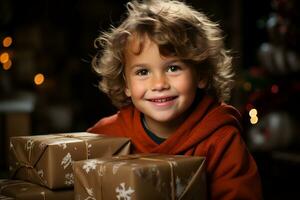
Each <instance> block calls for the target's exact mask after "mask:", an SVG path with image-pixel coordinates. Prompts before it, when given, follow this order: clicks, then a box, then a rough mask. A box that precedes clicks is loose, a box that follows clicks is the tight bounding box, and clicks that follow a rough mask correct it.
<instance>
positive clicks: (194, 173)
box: [73, 154, 206, 200]
mask: <svg viewBox="0 0 300 200" xmlns="http://www.w3.org/2000/svg"><path fill="white" fill-rule="evenodd" d="M204 166H205V158H203V157H195V156H182V155H158V154H149V155H143V154H139V155H137V154H136V155H134V154H132V155H127V156H115V157H112V158H104V159H89V160H85V161H77V162H74V164H73V170H74V179H75V181H74V192H75V199H76V200H84V199H97V200H106V199H118V200H123V199H124V200H138V199H143V200H153V199H155V200H168V199H170V200H175V199H181V200H183V199H188V200H193V199H195V200H196V199H197V200H204V199H206V180H205V167H204Z"/></svg>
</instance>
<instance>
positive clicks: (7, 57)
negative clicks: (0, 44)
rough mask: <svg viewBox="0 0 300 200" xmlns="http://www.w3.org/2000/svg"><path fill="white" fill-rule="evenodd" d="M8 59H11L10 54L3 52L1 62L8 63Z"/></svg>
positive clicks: (0, 57)
mask: <svg viewBox="0 0 300 200" xmlns="http://www.w3.org/2000/svg"><path fill="white" fill-rule="evenodd" d="M8 61H9V54H8V53H6V52H4V53H2V54H1V55H0V62H1V63H3V64H4V63H6V62H8Z"/></svg>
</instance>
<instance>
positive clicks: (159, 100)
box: [148, 96, 177, 103]
mask: <svg viewBox="0 0 300 200" xmlns="http://www.w3.org/2000/svg"><path fill="white" fill-rule="evenodd" d="M176 98H177V96H174V97H165V98H157V99H148V101H150V102H154V103H164V102H168V101H172V100H174V99H176Z"/></svg>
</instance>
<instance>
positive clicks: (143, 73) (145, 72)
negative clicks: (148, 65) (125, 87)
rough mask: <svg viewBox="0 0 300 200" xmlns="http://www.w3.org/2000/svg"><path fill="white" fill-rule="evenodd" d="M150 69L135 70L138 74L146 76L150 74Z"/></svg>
mask: <svg viewBox="0 0 300 200" xmlns="http://www.w3.org/2000/svg"><path fill="white" fill-rule="evenodd" d="M148 73H149V71H148V70H147V69H139V70H137V71H136V72H135V74H136V75H138V76H146V75H148Z"/></svg>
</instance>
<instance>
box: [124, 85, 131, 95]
mask: <svg viewBox="0 0 300 200" xmlns="http://www.w3.org/2000/svg"><path fill="white" fill-rule="evenodd" d="M125 94H126V96H127V97H131V92H130V90H129V89H128V87H126V88H125Z"/></svg>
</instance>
